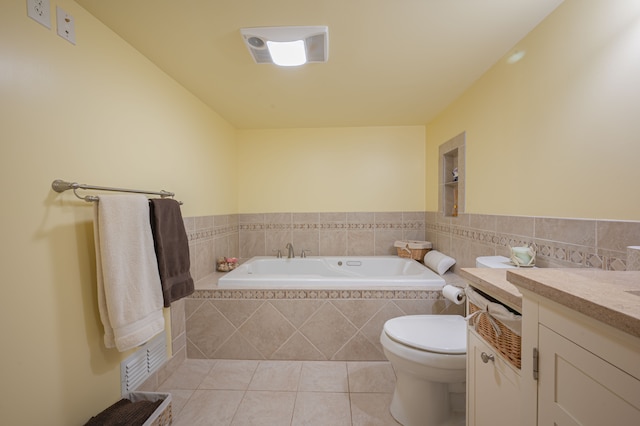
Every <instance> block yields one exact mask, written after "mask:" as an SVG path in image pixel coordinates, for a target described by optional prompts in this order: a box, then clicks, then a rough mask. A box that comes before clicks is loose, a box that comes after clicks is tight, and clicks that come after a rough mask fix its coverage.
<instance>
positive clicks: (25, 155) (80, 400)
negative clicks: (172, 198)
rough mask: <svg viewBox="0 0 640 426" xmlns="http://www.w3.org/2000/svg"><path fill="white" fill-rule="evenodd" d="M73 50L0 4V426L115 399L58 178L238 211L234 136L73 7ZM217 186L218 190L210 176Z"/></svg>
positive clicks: (85, 251) (86, 227)
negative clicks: (55, 186) (168, 194)
mask: <svg viewBox="0 0 640 426" xmlns="http://www.w3.org/2000/svg"><path fill="white" fill-rule="evenodd" d="M51 3H52V4H51V8H52V20H53V18H54V17H55V6H56V5H59V6H61V7H63V8H64V9H65V10H66V11H67V12H69V13H71V15H73V16H74V18H75V21H76V34H77V45H76V46H73V45H71V44H69V43H68V42H67V41H65V40H63V39H62V38H60V37H58V36H57V34H56V31H55V23H54V24H53V28H52V29H51V30H49V29H46V28H45V27H43V26H41V25H40V24H38V23H36V22H35V21H33V20H31V19H30V18H28V17H27V15H26V6H25V4H26V2H25V1H23V0H20V1H4V2H2V5H1V6H0V129H1V134H0V141H1V142H0V182H2V222H1V225H0V227H1V228H0V230H1V233H0V235H1V238H2V244H0V267H1V270H2V295H1V297H0V325H1V327H2V328H1V330H2V331H1V333H0V334H1V336H2V349H0V370H1V374H0V377H1V378H2V386H1V391H0V392H1V393H0V413H1V415H0V416H1V419H0V423H2V424H7V425H78V424H84V422H86V421H87V420H88V419H89V417H90V416H91V415H94V414H97V413H98V412H99V411H100V410H102V409H104V408H106V404H109V403H112V402H115V401H116V400H117V399H118V398H119V396H120V367H119V362H120V360H121V359H122V356H121V354H119V353H118V352H117V351H115V350H106V349H105V348H104V345H103V343H102V327H101V324H100V320H99V317H98V313H97V302H96V294H95V293H96V292H95V287H96V283H95V263H94V255H93V250H94V249H93V232H92V225H91V210H92V206H91V204H90V203H85V202H83V201H80V200H77V199H76V198H75V197H74V196H73V194H72V193H65V194H61V195H59V194H56V193H54V192H53V191H51V190H50V184H51V182H52V180H54V179H56V178H62V179H69V180H76V181H79V182H83V183H89V184H96V185H105V186H120V187H128V188H143V189H162V188H164V189H167V190H171V191H175V192H176V193H177V196H178V198H179V199H181V200H183V201H184V203H185V204H184V206H183V214H184V215H185V216H195V215H205V214H206V215H209V214H226V213H237V192H238V191H237V186H236V185H235V182H236V178H235V177H236V176H235V163H236V155H237V154H236V145H235V130H234V129H233V128H232V127H231V126H230V125H229V124H228V123H227V122H226V121H224V120H222V119H221V118H220V117H219V116H218V115H217V114H215V113H214V112H212V111H211V110H210V109H208V108H207V107H205V106H204V105H203V104H202V103H201V102H200V101H198V100H197V99H196V98H195V97H193V96H192V95H190V94H189V93H187V92H186V91H185V90H184V89H183V88H182V87H181V86H179V85H178V84H176V83H175V82H174V81H173V80H171V79H169V78H168V77H167V76H166V75H165V74H163V73H162V72H160V71H159V70H158V69H157V68H156V67H155V66H154V65H153V64H151V63H150V62H149V61H148V60H147V59H145V58H144V57H142V56H141V55H140V54H139V53H138V52H137V51H135V50H134V49H132V48H131V47H130V46H129V45H127V44H126V43H124V42H123V41H122V39H120V38H118V37H117V36H116V35H115V34H114V33H112V32H111V31H109V30H107V29H106V28H105V27H104V26H103V25H102V24H100V23H99V22H98V21H97V20H95V19H94V18H93V17H92V16H90V15H89V14H87V13H86V12H85V11H84V10H83V9H82V8H80V7H79V6H78V5H77V4H76V3H75V2H73V1H71V0H56V1H55V2H51ZM220 181H224V182H226V184H225V185H224V187H221V188H217V189H216V190H215V196H212V189H211V186H212V182H220Z"/></svg>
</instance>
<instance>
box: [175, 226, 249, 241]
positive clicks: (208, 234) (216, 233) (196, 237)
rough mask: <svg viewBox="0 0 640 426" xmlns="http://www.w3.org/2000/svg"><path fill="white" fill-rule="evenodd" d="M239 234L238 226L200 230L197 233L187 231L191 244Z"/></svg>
mask: <svg viewBox="0 0 640 426" xmlns="http://www.w3.org/2000/svg"><path fill="white" fill-rule="evenodd" d="M237 232H238V225H226V226H214V227H213V228H209V229H199V230H197V231H191V232H189V231H187V238H188V239H189V242H196V241H202V240H207V239H211V238H216V237H221V236H224V235H230V234H234V233H237Z"/></svg>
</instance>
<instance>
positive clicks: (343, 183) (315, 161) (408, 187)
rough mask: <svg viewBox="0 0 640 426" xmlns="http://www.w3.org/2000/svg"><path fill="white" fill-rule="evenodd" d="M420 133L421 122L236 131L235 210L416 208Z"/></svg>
mask: <svg viewBox="0 0 640 426" xmlns="http://www.w3.org/2000/svg"><path fill="white" fill-rule="evenodd" d="M424 132H425V129H424V126H405V127H358V128H322V129H285V130H239V131H238V158H239V166H238V180H239V187H240V188H241V191H240V195H239V200H238V205H239V211H240V212H242V213H269V212H332V211H351V212H353V211H422V210H424V182H425V170H424V167H425V165H424V155H425V154H424V140H425V133H424Z"/></svg>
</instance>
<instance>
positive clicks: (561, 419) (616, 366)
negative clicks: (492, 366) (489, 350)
mask: <svg viewBox="0 0 640 426" xmlns="http://www.w3.org/2000/svg"><path fill="white" fill-rule="evenodd" d="M523 296H524V300H523V318H526V321H527V324H526V326H525V327H526V328H525V330H523V341H522V351H523V354H530V355H531V357H530V359H527V358H529V357H527V358H524V357H523V368H522V374H523V379H524V384H523V387H524V389H525V391H524V392H523V393H522V402H523V405H524V406H523V407H524V410H523V413H524V416H523V419H524V420H523V421H524V422H525V423H524V424H531V425H534V424H536V425H561V426H565V425H585V426H589V425H593V426H600V425H616V426H625V425H629V426H632V425H633V426H637V425H640V339H638V338H637V337H634V336H631V335H629V334H626V333H623V332H620V331H619V330H617V329H615V328H613V327H610V326H608V325H605V324H603V323H601V322H599V321H596V320H593V319H592V318H589V317H587V316H585V315H583V314H580V313H578V312H575V311H572V310H570V309H567V308H566V307H564V306H561V305H559V304H557V303H555V302H553V301H551V300H548V299H545V298H540V297H539V296H537V295H535V294H533V293H530V292H528V291H523ZM639 302H640V300H639ZM534 349H535V350H537V358H538V363H537V366H536V365H535V361H534V357H533V353H534ZM525 360H527V361H528V362H525ZM534 369H535V370H537V371H538V375H537V378H536V377H534V374H533V370H534ZM527 418H528V421H526V419H527Z"/></svg>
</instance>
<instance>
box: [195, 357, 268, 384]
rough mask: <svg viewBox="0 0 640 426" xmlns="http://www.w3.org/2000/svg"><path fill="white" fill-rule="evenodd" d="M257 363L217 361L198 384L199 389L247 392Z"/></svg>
mask: <svg viewBox="0 0 640 426" xmlns="http://www.w3.org/2000/svg"><path fill="white" fill-rule="evenodd" d="M257 367H258V361H242V360H219V361H218V362H217V363H216V365H215V366H214V367H213V368H212V369H211V371H210V372H209V374H208V375H207V376H206V377H205V378H204V379H203V380H202V383H200V389H235V390H247V388H248V387H249V382H251V378H252V377H253V373H254V372H255V371H256V368H257Z"/></svg>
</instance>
